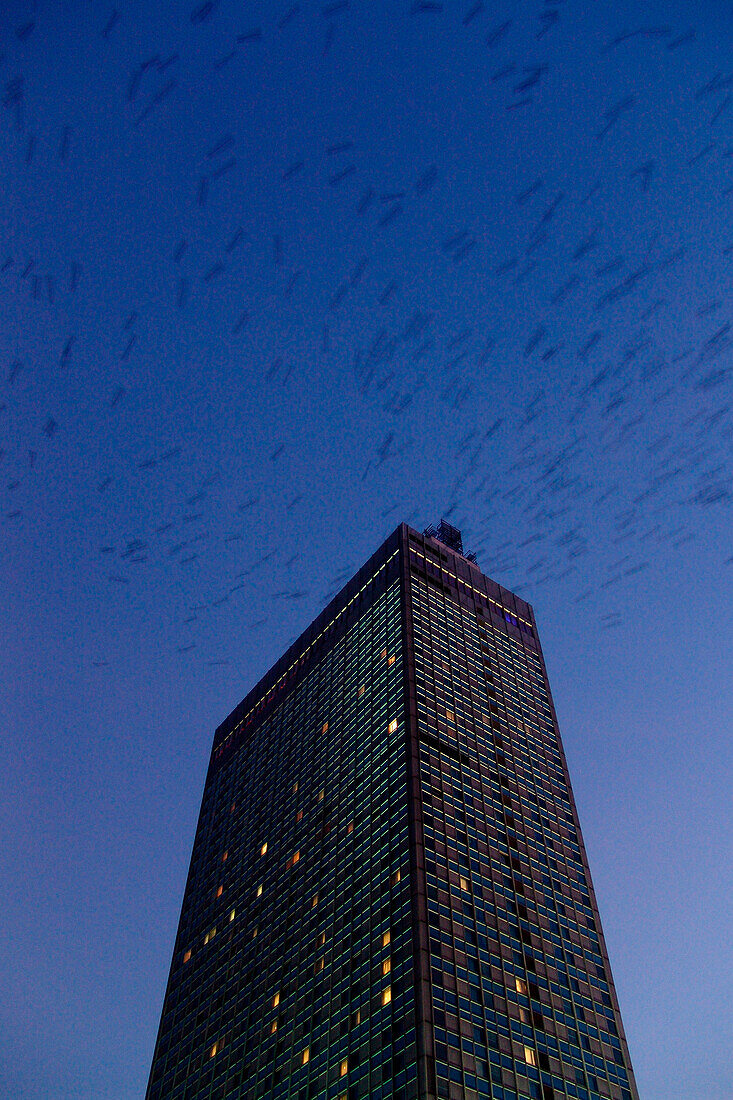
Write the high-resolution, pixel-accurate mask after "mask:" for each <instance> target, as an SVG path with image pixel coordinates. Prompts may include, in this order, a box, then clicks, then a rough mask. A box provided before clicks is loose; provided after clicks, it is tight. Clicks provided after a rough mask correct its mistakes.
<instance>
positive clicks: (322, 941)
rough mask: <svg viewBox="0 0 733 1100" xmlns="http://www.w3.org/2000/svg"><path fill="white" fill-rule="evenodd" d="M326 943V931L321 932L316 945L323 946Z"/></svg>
mask: <svg viewBox="0 0 733 1100" xmlns="http://www.w3.org/2000/svg"><path fill="white" fill-rule="evenodd" d="M325 943H326V933H325V932H321V934H320V935H319V937H318V939H317V940H316V947H323V946H324V945H325Z"/></svg>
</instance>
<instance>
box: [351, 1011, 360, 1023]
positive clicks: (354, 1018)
mask: <svg viewBox="0 0 733 1100" xmlns="http://www.w3.org/2000/svg"><path fill="white" fill-rule="evenodd" d="M360 1023H361V1009H360V1008H357V1010H356V1012H352V1013H351V1026H352V1027H358V1026H359V1024H360Z"/></svg>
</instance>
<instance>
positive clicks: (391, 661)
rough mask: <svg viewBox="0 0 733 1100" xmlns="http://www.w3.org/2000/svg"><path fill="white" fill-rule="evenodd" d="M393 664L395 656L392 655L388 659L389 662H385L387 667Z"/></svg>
mask: <svg viewBox="0 0 733 1100" xmlns="http://www.w3.org/2000/svg"><path fill="white" fill-rule="evenodd" d="M394 662H395V655H394V653H393V654H392V656H391V657H390V658H389V660H388V661H387V664H388V665H393V664H394Z"/></svg>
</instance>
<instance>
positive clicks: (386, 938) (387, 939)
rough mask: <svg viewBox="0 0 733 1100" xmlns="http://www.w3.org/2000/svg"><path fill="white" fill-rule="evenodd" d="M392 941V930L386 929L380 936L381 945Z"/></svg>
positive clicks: (386, 944) (383, 945)
mask: <svg viewBox="0 0 733 1100" xmlns="http://www.w3.org/2000/svg"><path fill="white" fill-rule="evenodd" d="M391 941H392V932H391V931H390V930H389V929H388V930H387V931H386V932H385V933H384V934H383V936H382V947H387V946H388V944H389V943H391Z"/></svg>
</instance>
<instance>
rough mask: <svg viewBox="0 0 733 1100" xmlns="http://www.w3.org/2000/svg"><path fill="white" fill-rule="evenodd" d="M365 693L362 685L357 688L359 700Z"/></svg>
mask: <svg viewBox="0 0 733 1100" xmlns="http://www.w3.org/2000/svg"><path fill="white" fill-rule="evenodd" d="M365 691H366V688H365V687H364V685H363V684H362V685H361V687H360V688H359V698H360V699H361V697H362V695H363V694H364V692H365Z"/></svg>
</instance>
